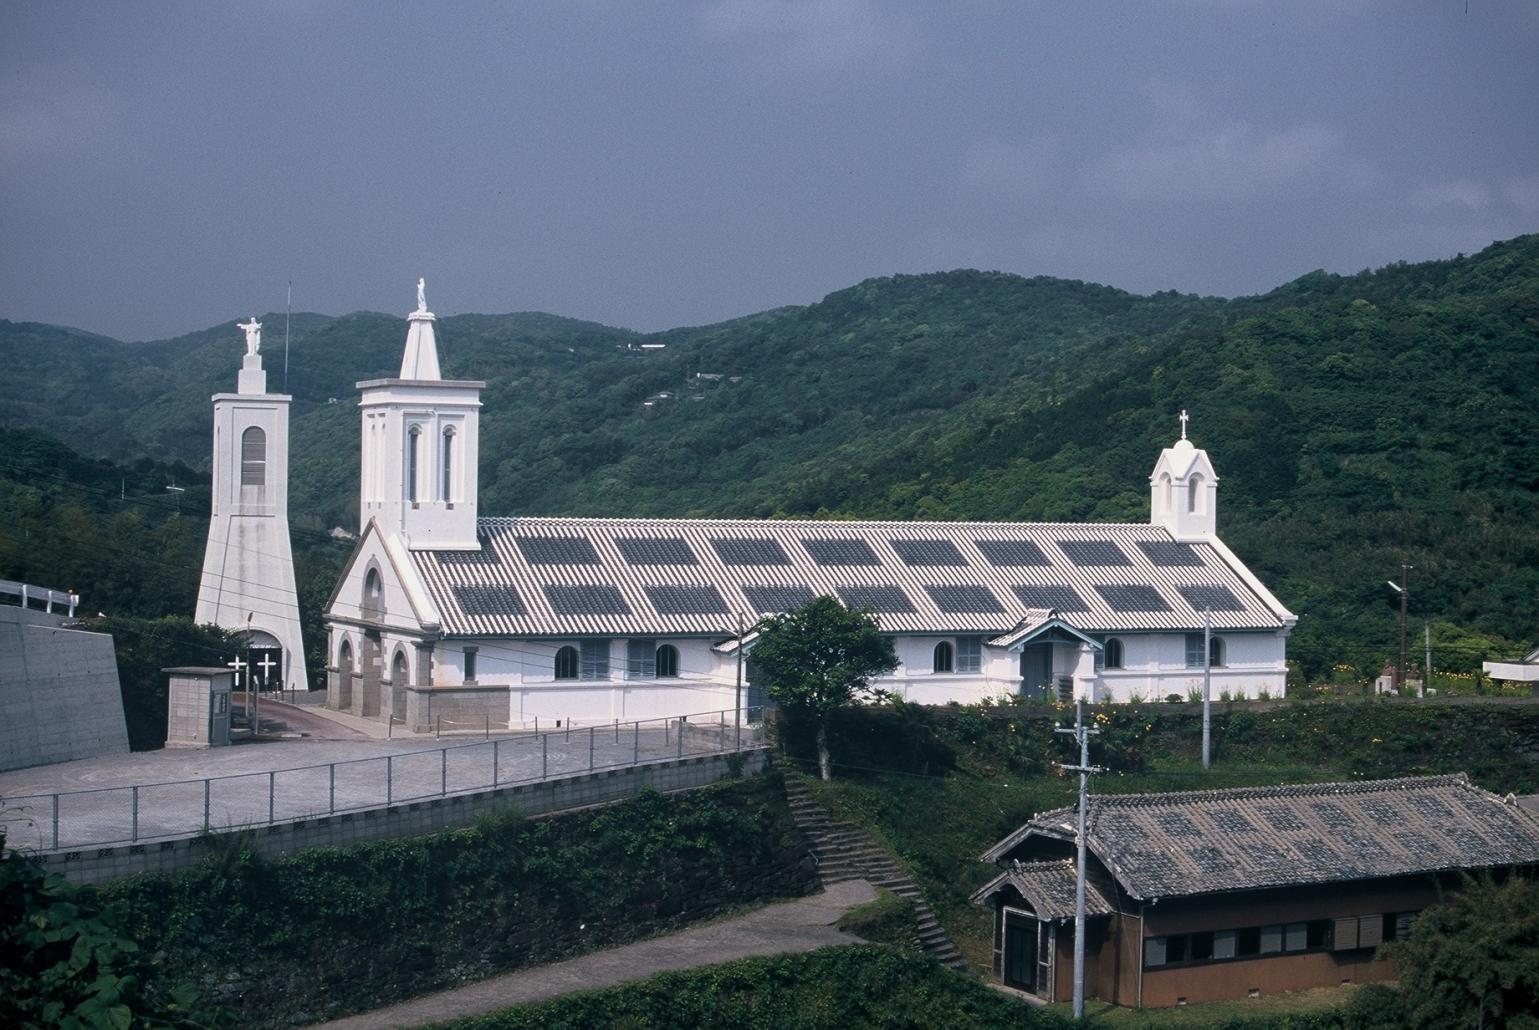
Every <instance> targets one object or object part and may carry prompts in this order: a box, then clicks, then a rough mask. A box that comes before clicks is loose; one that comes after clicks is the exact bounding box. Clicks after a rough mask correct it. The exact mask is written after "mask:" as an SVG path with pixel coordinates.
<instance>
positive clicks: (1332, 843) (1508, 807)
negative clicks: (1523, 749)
mask: <svg viewBox="0 0 1539 1030" xmlns="http://www.w3.org/2000/svg"><path fill="white" fill-rule="evenodd" d="M1074 826H1075V811H1074V809H1072V808H1061V809H1056V810H1054V811H1051V812H1044V813H1042V814H1040V815H1038V816H1037V817H1036V818H1034V819H1032V820H1031V822H1029V823H1027V824H1026V825H1025V826H1022V827H1021V828H1020V829H1018V830H1016V831H1015V832H1014V833H1012V834H1011V835H1010V836H1008V837H1006V838H1005V839H1004V840H1002V841H1000V842H999V843H998V844H996V845H994V847H992V848H990V849H989V850H988V851H987V852H985V853H984V856H983V858H984V860H985V861H998V860H1000V859H1002V858H1004V857H1005V856H1007V855H1009V854H1010V853H1011V852H1012V851H1014V850H1015V849H1016V847H1018V846H1019V845H1021V844H1023V843H1025V842H1026V841H1027V840H1028V838H1030V837H1032V836H1033V835H1039V836H1043V837H1050V838H1055V839H1059V840H1063V839H1069V840H1072V839H1073V838H1074ZM1086 826H1087V828H1086V834H1085V839H1086V843H1087V845H1088V846H1089V848H1090V851H1091V852H1092V853H1093V854H1094V855H1095V856H1096V857H1097V858H1098V859H1099V860H1100V861H1101V862H1102V864H1103V865H1105V866H1106V868H1107V869H1108V870H1109V871H1110V872H1111V874H1112V875H1113V876H1115V877H1116V878H1117V881H1118V882H1119V883H1120V884H1121V885H1122V887H1123V888H1124V889H1125V890H1126V891H1127V892H1128V893H1129V894H1130V895H1132V896H1133V897H1135V898H1142V899H1149V898H1163V897H1177V896H1181V895H1190V894H1207V893H1212V892H1217V891H1234V890H1254V889H1258V888H1267V887H1284V886H1297V885H1302V884H1313V883H1330V882H1337V881H1343V880H1365V879H1372V878H1376V877H1383V876H1400V875H1405V874H1410V873H1430V872H1441V871H1445V870H1453V869H1479V868H1489V867H1494V866H1509V865H1527V864H1532V863H1539V819H1536V818H1535V817H1534V816H1533V815H1532V814H1531V813H1528V812H1525V811H1523V810H1522V809H1521V808H1519V807H1518V806H1517V805H1515V804H1508V803H1506V802H1505V801H1503V800H1502V799H1501V798H1499V797H1497V796H1496V795H1495V794H1492V793H1490V792H1488V791H1484V790H1481V789H1480V788H1479V787H1476V786H1474V785H1472V784H1471V783H1470V782H1469V779H1468V777H1466V776H1465V775H1463V774H1462V773H1461V774H1458V775H1455V776H1424V777H1414V778H1407V779H1398V780H1370V781H1366V782H1359V783H1322V784H1312V785H1308V786H1283V787H1244V788H1239V789H1234V790H1212V791H1193V792H1187V793H1175V794H1121V795H1095V796H1093V797H1092V798H1091V799H1090V811H1089V813H1088V819H1087V824H1086Z"/></svg>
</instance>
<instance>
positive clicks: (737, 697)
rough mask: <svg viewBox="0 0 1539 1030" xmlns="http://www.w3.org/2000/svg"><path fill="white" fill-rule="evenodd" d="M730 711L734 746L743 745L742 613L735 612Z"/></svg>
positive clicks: (739, 746) (740, 746) (739, 747)
mask: <svg viewBox="0 0 1539 1030" xmlns="http://www.w3.org/2000/svg"><path fill="white" fill-rule="evenodd" d="M734 703H735V708H734V710H733V713H732V728H733V736H734V738H735V740H736V746H737V747H738V749H740V750H741V748H742V747H743V613H742V612H738V613H737V692H736V694H734Z"/></svg>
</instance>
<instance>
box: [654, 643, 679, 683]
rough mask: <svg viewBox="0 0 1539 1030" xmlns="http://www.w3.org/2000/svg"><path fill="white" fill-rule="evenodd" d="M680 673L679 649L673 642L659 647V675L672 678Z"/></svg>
mask: <svg viewBox="0 0 1539 1030" xmlns="http://www.w3.org/2000/svg"><path fill="white" fill-rule="evenodd" d="M678 674H679V649H678V648H676V647H674V646H673V645H672V644H664V645H663V646H661V647H659V648H658V649H657V675H658V677H659V678H663V677H667V678H672V677H675V676H677V675H678Z"/></svg>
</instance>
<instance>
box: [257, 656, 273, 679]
mask: <svg viewBox="0 0 1539 1030" xmlns="http://www.w3.org/2000/svg"><path fill="white" fill-rule="evenodd" d="M277 667H278V663H277V662H275V661H273V656H272V655H270V654H264V655H263V656H262V660H261V661H260V662H257V668H258V669H261V670H262V683H263V684H264V685H265V684H266V683H267V681H268V680H270V679H272V678H273V670H274V669H276V668H277Z"/></svg>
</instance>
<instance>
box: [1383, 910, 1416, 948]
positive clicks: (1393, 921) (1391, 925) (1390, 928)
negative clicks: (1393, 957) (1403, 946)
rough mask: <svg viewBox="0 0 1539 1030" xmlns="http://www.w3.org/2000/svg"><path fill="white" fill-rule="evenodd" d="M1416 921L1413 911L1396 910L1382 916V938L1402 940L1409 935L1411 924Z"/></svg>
mask: <svg viewBox="0 0 1539 1030" xmlns="http://www.w3.org/2000/svg"><path fill="white" fill-rule="evenodd" d="M1414 922H1416V913H1415V912H1396V913H1395V914H1394V915H1388V916H1385V917H1384V939H1385V940H1386V941H1403V940H1405V939H1406V938H1407V937H1409V936H1411V924H1412V923H1414Z"/></svg>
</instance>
